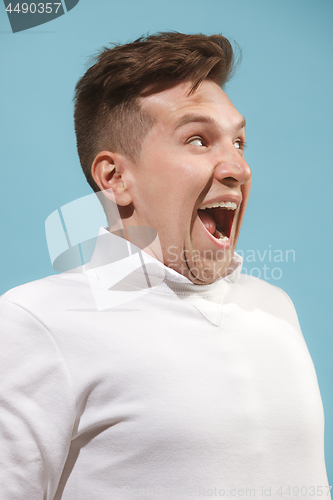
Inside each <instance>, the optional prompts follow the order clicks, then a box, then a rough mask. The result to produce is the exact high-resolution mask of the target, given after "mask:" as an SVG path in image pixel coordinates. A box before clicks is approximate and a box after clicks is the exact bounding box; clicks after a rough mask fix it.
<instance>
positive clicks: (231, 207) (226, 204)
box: [199, 201, 237, 210]
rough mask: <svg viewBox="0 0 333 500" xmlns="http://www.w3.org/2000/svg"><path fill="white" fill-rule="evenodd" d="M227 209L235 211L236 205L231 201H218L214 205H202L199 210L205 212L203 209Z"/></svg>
mask: <svg viewBox="0 0 333 500" xmlns="http://www.w3.org/2000/svg"><path fill="white" fill-rule="evenodd" d="M218 207H221V208H227V209H228V210H236V208H237V203H233V202H232V201H220V202H216V203H207V205H202V206H201V207H200V209H199V210H205V208H218Z"/></svg>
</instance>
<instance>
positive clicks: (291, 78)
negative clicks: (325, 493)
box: [0, 0, 333, 486]
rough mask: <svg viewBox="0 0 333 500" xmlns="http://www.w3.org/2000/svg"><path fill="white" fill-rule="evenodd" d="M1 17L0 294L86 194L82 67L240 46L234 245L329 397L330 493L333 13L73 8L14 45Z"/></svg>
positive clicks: (299, 5)
mask: <svg viewBox="0 0 333 500" xmlns="http://www.w3.org/2000/svg"><path fill="white" fill-rule="evenodd" d="M13 4H16V2H13ZM0 19H1V21H0V63H1V72H2V76H1V84H0V85H1V87H0V90H1V92H0V106H1V109H0V113H1V130H0V132H1V150H0V159H1V198H0V204H1V238H2V239H1V249H0V269H1V284H0V293H2V292H4V291H6V290H7V289H8V288H11V287H13V286H16V285H19V284H21V283H25V282H27V281H31V280H35V279H38V278H42V277H44V276H46V275H49V274H52V273H54V270H53V268H52V266H51V263H50V258H49V255H48V250H47V246H46V240H45V229H44V224H45V220H46V218H47V217H48V216H49V215H50V214H51V213H52V212H53V211H54V210H56V209H58V208H59V207H61V206H62V205H64V204H66V203H69V202H71V201H72V200H75V199H76V198H80V197H82V196H84V195H87V194H89V193H90V192H91V191H90V188H89V186H88V184H87V183H86V181H85V178H84V177H83V175H82V173H81V171H80V166H79V162H78V158H77V154H76V147H75V136H74V129H73V118H72V111H73V105H72V98H73V89H74V86H75V84H76V82H77V80H78V78H79V77H80V76H81V75H82V74H83V73H84V71H85V69H86V68H87V63H88V58H89V56H91V55H92V54H94V53H96V51H97V49H99V48H100V47H102V46H103V45H107V44H108V43H109V42H121V43H124V42H128V41H131V40H133V39H135V38H136V37H138V36H140V35H141V34H145V33H147V32H149V33H154V32H157V31H163V30H177V31H182V32H185V33H197V32H202V33H205V34H211V33H222V34H223V35H225V36H227V37H228V38H230V39H231V40H235V41H237V43H238V44H239V46H240V47H241V49H242V53H243V59H242V63H241V65H240V67H239V69H238V71H237V73H236V75H235V76H234V78H233V80H231V82H230V83H229V84H228V86H227V93H228V94H229V96H230V97H231V99H232V100H233V102H234V104H235V105H236V107H237V108H238V109H239V111H240V112H241V113H243V114H244V116H245V117H246V119H247V143H248V148H247V151H246V157H247V160H248V163H249V164H250V166H251V167H252V171H253V187H252V193H251V197H250V203H249V206H248V210H247V215H246V218H245V221H244V224H243V229H242V235H241V238H240V241H239V245H238V248H239V249H240V250H242V251H243V252H244V255H245V257H246V256H248V255H249V250H251V251H253V252H251V255H252V259H253V255H255V257H254V258H255V261H253V262H249V261H248V260H246V259H245V263H244V266H245V267H246V268H247V270H248V272H252V273H253V274H254V275H256V276H258V275H259V274H261V277H264V270H263V266H264V265H266V271H265V273H266V279H268V281H270V282H271V283H273V284H275V285H278V286H280V287H282V288H283V289H284V290H285V291H286V292H287V293H288V294H289V295H290V296H291V298H292V300H293V301H294V304H295V306H296V309H297V312H298V316H299V320H300V323H301V326H302V329H303V333H304V337H305V339H306V342H307V344H308V347H309V350H310V352H311V355H312V358H313V360H314V363H315V366H316V370H317V375H318V380H319V385H320V389H321V394H322V398H323V403H324V408H325V416H326V433H325V444H326V460H327V471H328V475H329V480H330V482H331V484H332V481H333V397H332V387H331V381H332V378H333V369H332V366H333V364H332V360H331V357H332V346H333V342H332V312H331V310H332V259H331V251H332V230H331V222H332V201H331V191H332V184H333V182H332V172H333V161H332V151H331V150H332V146H331V143H332V136H333V130H332V128H333V125H332V123H333V120H332V118H333V116H332V115H333V113H332V110H333V103H332V79H333V78H332V77H333V57H332V55H333V30H332V26H333V2H332V1H330V0H205V2H203V1H199V0H191V1H190V0H181V1H180V0H168V2H157V1H156V0H140V1H138V0H122V1H121V2H119V1H112V0H98V1H94V0H80V2H79V3H78V5H77V6H76V7H75V8H74V9H73V10H71V11H70V12H68V13H66V14H65V15H64V16H61V17H60V18H58V19H55V20H54V21H52V22H49V23H47V24H44V25H42V26H38V27H37V28H33V29H30V30H27V31H23V32H21V33H16V34H13V33H12V32H11V29H10V24H9V21H8V18H7V16H6V12H5V8H4V5H3V4H1V5H0ZM265 250H266V254H265V253H264V252H265ZM269 250H271V252H272V253H271V257H270V254H269ZM276 250H280V251H281V252H282V255H283V256H284V260H285V256H286V251H287V250H294V252H295V259H291V258H289V261H288V262H274V260H273V256H274V255H276V253H274V252H275V251H276ZM258 252H259V253H258ZM280 255H281V253H280ZM290 255H291V254H290V253H289V256H290ZM260 259H262V261H261V260H260ZM276 267H278V269H280V271H276V270H275V271H273V274H272V269H273V268H276ZM254 268H256V269H254ZM267 268H269V270H267ZM274 276H275V278H276V277H279V276H281V278H280V279H274ZM299 486H301V485H299Z"/></svg>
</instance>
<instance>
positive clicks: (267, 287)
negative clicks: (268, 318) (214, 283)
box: [230, 274, 300, 330]
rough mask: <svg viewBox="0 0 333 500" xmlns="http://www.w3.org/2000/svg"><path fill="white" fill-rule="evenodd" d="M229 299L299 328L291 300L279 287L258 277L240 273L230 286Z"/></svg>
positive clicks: (248, 308)
mask: <svg viewBox="0 0 333 500" xmlns="http://www.w3.org/2000/svg"><path fill="white" fill-rule="evenodd" d="M230 295H231V296H230V299H231V300H234V301H235V302H236V303H237V304H239V306H240V307H242V308H246V309H247V310H251V311H255V310H256V311H258V310H260V311H261V312H263V313H266V314H268V315H272V316H274V317H278V318H280V319H282V320H285V321H287V322H288V323H290V324H292V326H293V327H295V328H296V329H297V330H300V327H299V322H298V318H297V314H296V311H295V307H294V305H293V302H292V300H291V299H290V297H289V296H288V294H287V293H286V292H285V291H284V290H282V289H281V288H279V287H277V286H275V285H272V284H270V283H268V282H267V281H264V280H262V279H259V278H255V277H253V276H249V275H247V274H241V275H240V277H239V279H238V281H237V283H235V285H234V286H233V287H232V291H231V294H230Z"/></svg>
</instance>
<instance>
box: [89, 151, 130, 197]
mask: <svg viewBox="0 0 333 500" xmlns="http://www.w3.org/2000/svg"><path fill="white" fill-rule="evenodd" d="M128 164H129V160H127V159H126V158H125V157H124V156H122V155H120V154H118V153H111V152H110V151H102V152H101V153H98V155H97V156H96V158H95V159H94V161H93V164H92V167H91V175H92V177H93V179H94V181H95V182H96V184H97V185H98V186H99V188H100V189H101V191H103V194H104V195H105V196H106V197H107V198H110V199H113V201H115V202H116V203H117V205H120V206H123V207H125V206H127V205H129V204H130V203H132V201H133V200H132V196H131V193H130V191H129V189H128V183H127V179H128V177H129V171H128Z"/></svg>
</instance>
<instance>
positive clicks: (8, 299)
mask: <svg viewBox="0 0 333 500" xmlns="http://www.w3.org/2000/svg"><path fill="white" fill-rule="evenodd" d="M87 294H88V295H89V280H88V279H87V276H86V275H85V274H84V273H83V272H82V268H78V269H75V270H72V271H69V272H66V273H61V274H57V275H52V276H48V277H46V278H42V279H40V280H36V281H32V282H30V283H26V284H24V285H20V286H17V287H15V288H12V289H11V290H8V291H7V292H6V293H4V294H3V295H2V296H1V297H0V314H1V316H2V315H3V311H4V310H5V309H8V308H9V307H10V308H11V309H12V310H18V309H22V310H25V311H26V312H27V313H30V314H31V315H33V316H36V318H37V317H38V315H39V312H43V313H45V312H47V311H48V310H50V311H51V310H53V311H56V310H59V309H66V308H68V307H71V306H74V305H75V304H77V303H78V302H81V303H82V300H84V297H86V296H87Z"/></svg>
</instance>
